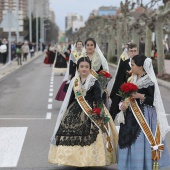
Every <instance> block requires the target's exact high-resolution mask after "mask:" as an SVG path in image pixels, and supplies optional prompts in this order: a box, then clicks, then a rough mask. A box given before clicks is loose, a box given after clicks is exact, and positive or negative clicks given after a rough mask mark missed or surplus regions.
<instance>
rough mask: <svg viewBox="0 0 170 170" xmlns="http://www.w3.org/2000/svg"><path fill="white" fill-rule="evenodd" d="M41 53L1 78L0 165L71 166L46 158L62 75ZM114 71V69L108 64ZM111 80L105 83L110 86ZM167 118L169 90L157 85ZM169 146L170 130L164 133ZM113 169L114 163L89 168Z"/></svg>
mask: <svg viewBox="0 0 170 170" xmlns="http://www.w3.org/2000/svg"><path fill="white" fill-rule="evenodd" d="M43 60H44V58H43V57H40V58H37V59H36V60H34V61H33V62H31V63H29V64H27V65H25V66H24V67H22V68H21V69H19V70H17V71H15V72H14V73H12V74H11V75H9V76H7V77H6V78H3V80H0V169H4V170H8V169H11V170H12V169H14V170H59V169H60V170H74V169H75V168H74V167H65V166H56V165H52V164H49V163H48V161H47V157H48V150H49V142H50V138H51V135H52V133H53V130H54V126H55V122H56V118H57V115H58V112H59V109H60V106H61V102H59V101H56V100H55V95H56V93H57V91H58V89H59V87H60V85H61V82H62V80H63V76H58V75H55V74H54V75H53V74H52V68H51V67H50V66H48V65H44V64H43ZM110 72H111V74H112V75H114V72H115V70H114V69H113V68H110ZM111 86H112V84H111V82H110V84H109V85H108V89H109V91H110V90H111ZM160 89H161V94H162V98H163V102H164V105H165V109H166V112H167V114H168V115H167V117H168V121H169V122H170V116H169V115H170V98H169V96H170V91H169V90H168V89H166V88H164V87H160ZM166 140H167V144H168V147H169V150H170V133H169V134H168V135H167V139H166ZM91 169H92V170H104V169H108V170H111V169H112V170H116V169H117V168H116V165H112V166H108V167H103V168H91Z"/></svg>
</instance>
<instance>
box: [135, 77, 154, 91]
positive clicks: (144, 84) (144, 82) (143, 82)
mask: <svg viewBox="0 0 170 170" xmlns="http://www.w3.org/2000/svg"><path fill="white" fill-rule="evenodd" d="M141 79H142V80H140V81H139V84H138V81H137V86H138V89H142V88H148V87H149V86H153V85H154V83H153V82H152V81H151V79H150V78H149V77H148V76H147V75H146V77H145V76H144V77H142V78H141Z"/></svg>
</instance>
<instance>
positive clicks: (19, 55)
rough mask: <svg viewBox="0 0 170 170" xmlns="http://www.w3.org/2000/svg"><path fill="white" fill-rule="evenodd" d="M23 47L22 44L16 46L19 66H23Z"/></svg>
mask: <svg viewBox="0 0 170 170" xmlns="http://www.w3.org/2000/svg"><path fill="white" fill-rule="evenodd" d="M21 47H22V43H21V42H18V43H17V45H16V55H17V60H18V65H22V58H21Z"/></svg>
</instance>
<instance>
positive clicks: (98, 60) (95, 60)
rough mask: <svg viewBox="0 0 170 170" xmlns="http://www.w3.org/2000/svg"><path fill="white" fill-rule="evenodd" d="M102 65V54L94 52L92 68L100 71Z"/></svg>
mask: <svg viewBox="0 0 170 170" xmlns="http://www.w3.org/2000/svg"><path fill="white" fill-rule="evenodd" d="M101 65H102V61H101V58H100V55H99V54H98V53H97V52H94V54H93V57H92V69H93V70H95V71H98V70H99V69H100V67H101Z"/></svg>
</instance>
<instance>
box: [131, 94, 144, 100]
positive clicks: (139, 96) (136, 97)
mask: <svg viewBox="0 0 170 170" xmlns="http://www.w3.org/2000/svg"><path fill="white" fill-rule="evenodd" d="M132 97H133V98H134V99H140V100H144V99H145V95H144V94H141V93H137V92H135V93H132Z"/></svg>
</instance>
